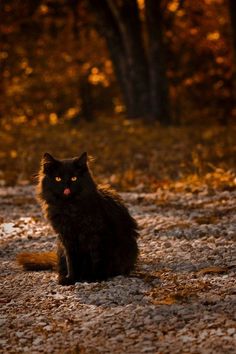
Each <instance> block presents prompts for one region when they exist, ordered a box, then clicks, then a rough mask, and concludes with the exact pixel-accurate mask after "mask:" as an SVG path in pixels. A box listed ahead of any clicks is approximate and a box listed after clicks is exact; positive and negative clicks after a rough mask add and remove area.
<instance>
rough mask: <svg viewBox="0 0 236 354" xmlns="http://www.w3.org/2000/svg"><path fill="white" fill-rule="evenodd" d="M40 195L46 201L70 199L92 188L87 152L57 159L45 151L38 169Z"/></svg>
mask: <svg viewBox="0 0 236 354" xmlns="http://www.w3.org/2000/svg"><path fill="white" fill-rule="evenodd" d="M39 184H40V195H41V197H42V198H43V199H44V200H46V201H54V200H72V199H73V198H75V197H79V196H80V195H81V194H83V193H86V192H88V191H90V190H92V189H93V188H94V186H95V183H94V181H93V179H92V177H91V174H90V171H89V168H88V164H87V153H86V152H84V153H83V154H82V155H81V156H80V157H75V158H71V159H65V160H58V159H55V158H54V157H53V156H52V155H50V154H49V153H45V154H44V156H43V158H42V161H41V169H40V183H39Z"/></svg>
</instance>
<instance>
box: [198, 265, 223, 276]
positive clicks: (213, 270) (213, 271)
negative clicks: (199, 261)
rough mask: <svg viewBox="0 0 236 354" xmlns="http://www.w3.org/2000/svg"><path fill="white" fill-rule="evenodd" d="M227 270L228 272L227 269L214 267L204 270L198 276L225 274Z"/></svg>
mask: <svg viewBox="0 0 236 354" xmlns="http://www.w3.org/2000/svg"><path fill="white" fill-rule="evenodd" d="M227 270H228V268H227V267H218V266H213V267H206V268H202V269H200V270H199V271H198V272H197V274H198V275H204V274H208V273H225V272H226V271H227Z"/></svg>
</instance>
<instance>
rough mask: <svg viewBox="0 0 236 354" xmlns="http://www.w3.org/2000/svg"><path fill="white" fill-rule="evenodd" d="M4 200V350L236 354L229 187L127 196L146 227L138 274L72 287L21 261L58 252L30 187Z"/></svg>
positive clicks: (9, 190) (235, 260) (8, 192)
mask: <svg viewBox="0 0 236 354" xmlns="http://www.w3.org/2000/svg"><path fill="white" fill-rule="evenodd" d="M0 197H1V205H2V209H1V225H0V240H1V263H0V266H1V284H2V285H1V288H2V298H1V317H0V324H1V334H2V337H1V339H0V344H1V346H2V349H1V350H2V352H3V353H32V354H33V353H39V352H44V353H75V354H76V353H86V354H95V353H114V354H115V353H130V354H140V353H150V354H151V353H153V354H154V353H155V354H156V353H163V354H164V353H166V354H167V353H168V354H169V353H173V354H175V353H194V354H197V353H212V354H213V353H214V354H217V353H218V354H221V353H226V354H233V353H236V349H235V348H236V287H235V275H236V249H235V241H236V214H235V208H236V190H235V188H232V186H230V187H229V188H221V189H219V188H213V187H211V188H209V186H207V185H206V184H205V185H204V184H202V185H201V186H200V185H198V186H195V187H194V188H192V189H191V188H189V187H187V188H183V186H182V185H181V184H179V185H178V184H177V186H176V188H175V189H174V188H160V189H157V190H156V191H155V193H135V192H133V193H123V198H124V199H125V201H126V203H127V205H128V206H129V208H130V211H131V213H132V214H133V216H134V217H135V218H136V219H137V220H138V223H139V226H140V238H139V247H140V257H139V261H138V264H137V268H136V270H135V272H134V273H133V274H131V275H130V276H129V277H122V276H119V277H116V278H114V279H111V280H110V281H107V282H102V283H77V284H76V285H74V286H69V287H62V286H59V285H57V277H56V274H55V273H53V272H46V271H45V272H23V270H22V269H21V268H20V267H19V266H18V265H17V264H16V263H15V256H16V254H17V253H19V252H21V251H29V250H34V251H40V250H51V249H53V248H54V247H55V240H56V237H55V235H54V233H53V231H52V230H51V228H50V227H49V226H48V224H47V223H46V221H45V220H44V219H43V217H42V215H41V211H40V209H39V207H38V205H37V203H36V201H35V199H34V190H33V187H31V186H26V187H4V188H1V189H0Z"/></svg>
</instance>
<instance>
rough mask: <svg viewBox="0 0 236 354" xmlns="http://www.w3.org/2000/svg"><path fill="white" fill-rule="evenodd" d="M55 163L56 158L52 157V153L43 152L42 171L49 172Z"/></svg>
mask: <svg viewBox="0 0 236 354" xmlns="http://www.w3.org/2000/svg"><path fill="white" fill-rule="evenodd" d="M56 163H57V160H55V159H54V157H52V155H50V154H49V153H48V152H45V154H44V155H43V158H42V161H41V165H42V168H43V172H44V173H49V172H50V171H51V169H52V168H53V166H54V165H55V164H56Z"/></svg>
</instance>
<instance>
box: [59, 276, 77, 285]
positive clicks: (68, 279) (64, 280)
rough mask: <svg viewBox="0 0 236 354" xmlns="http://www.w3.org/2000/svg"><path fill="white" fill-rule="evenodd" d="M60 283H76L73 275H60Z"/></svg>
mask: <svg viewBox="0 0 236 354" xmlns="http://www.w3.org/2000/svg"><path fill="white" fill-rule="evenodd" d="M58 284H59V285H74V284H75V279H74V278H72V277H68V276H66V277H62V276H59V278H58Z"/></svg>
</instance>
